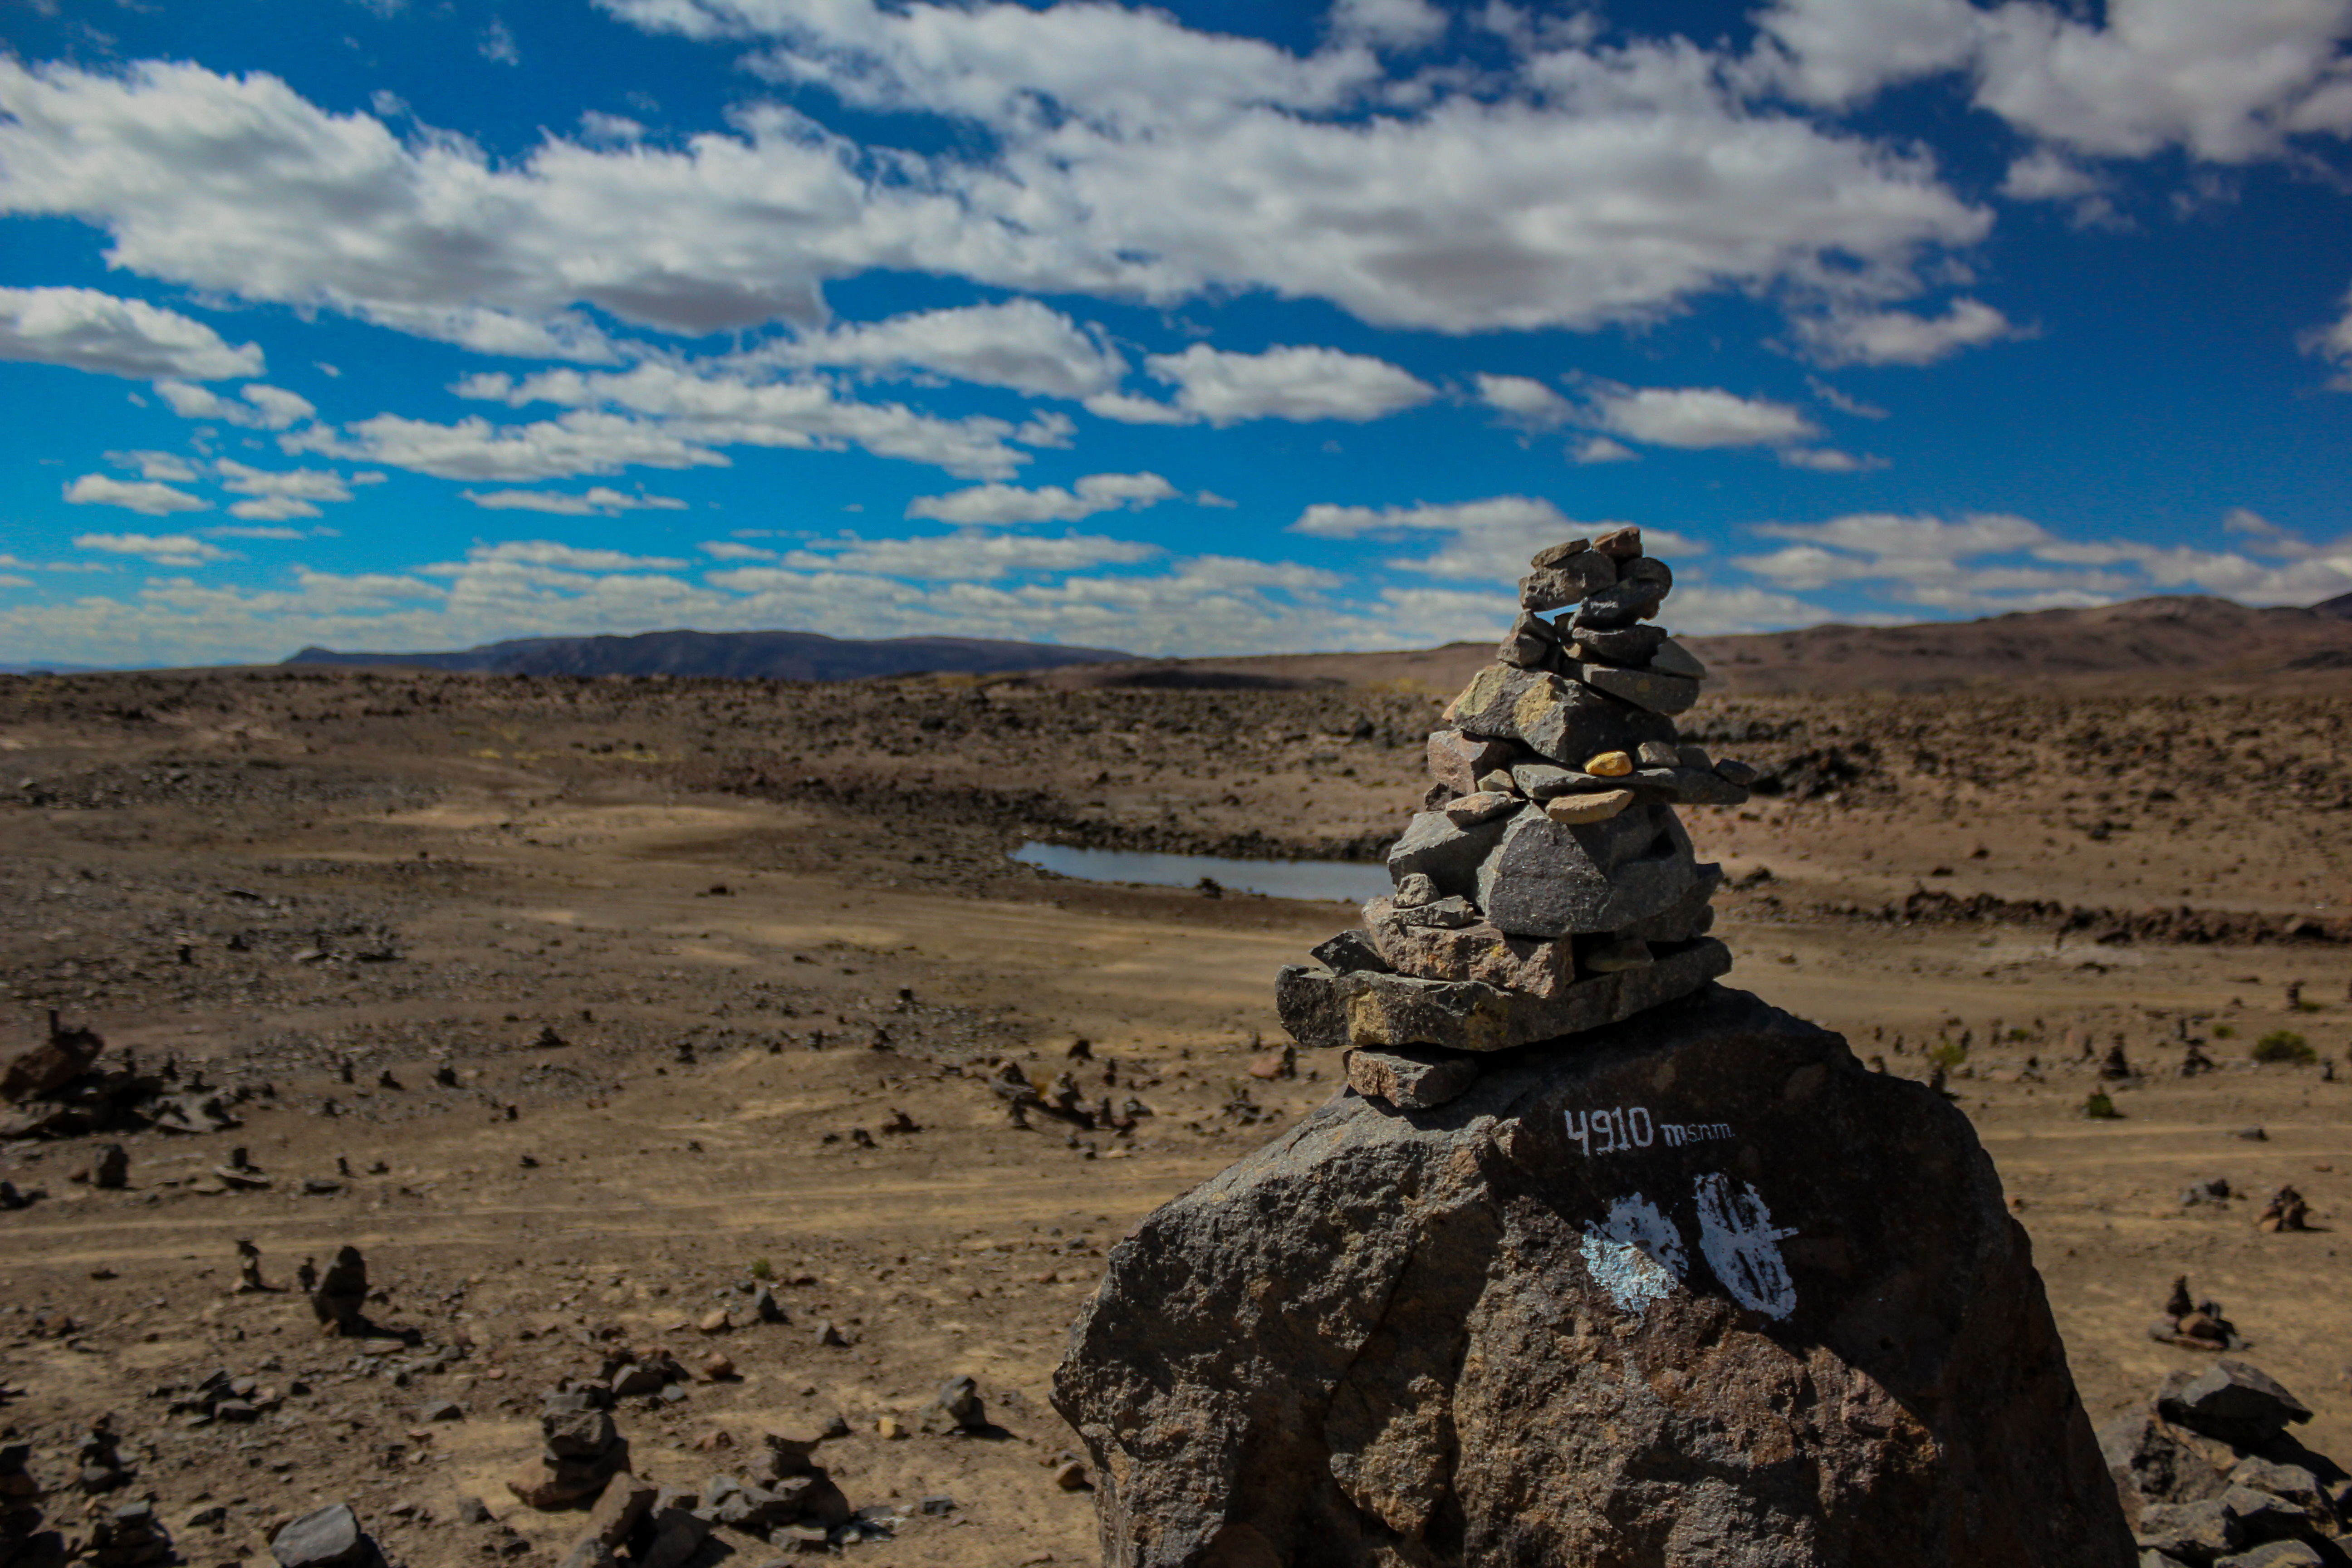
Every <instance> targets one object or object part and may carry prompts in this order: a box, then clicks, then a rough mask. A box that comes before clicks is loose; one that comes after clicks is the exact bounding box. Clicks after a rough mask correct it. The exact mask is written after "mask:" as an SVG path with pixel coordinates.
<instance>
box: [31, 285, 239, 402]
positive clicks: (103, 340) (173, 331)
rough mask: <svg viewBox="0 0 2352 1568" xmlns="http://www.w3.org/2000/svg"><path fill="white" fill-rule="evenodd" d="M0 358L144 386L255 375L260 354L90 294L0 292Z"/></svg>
mask: <svg viewBox="0 0 2352 1568" xmlns="http://www.w3.org/2000/svg"><path fill="white" fill-rule="evenodd" d="M0 359H5V360H30V361H33V362H35V363H39V364H61V365H68V366H70V367H71V368H73V369H75V370H88V371H96V372H98V373H99V374H102V375H122V376H131V377H133V378H135V379H137V380H141V381H152V380H153V379H155V378H156V377H159V376H177V377H180V378H183V379H184V380H188V381H225V380H227V379H230V378H231V377H236V376H248V375H259V374H261V368H262V362H261V349H260V347H259V345H257V344H255V343H244V344H240V345H238V346H236V347H234V348H232V347H230V346H229V344H228V343H227V342H225V341H224V340H223V339H222V337H221V335H220V334H219V333H218V332H215V331H213V330H212V329H211V328H210V327H208V326H206V325H205V324H204V323H203V322H202V321H196V320H194V319H193V318H191V317H187V316H183V315H181V314H180V313H179V312H178V311H176V310H163V309H162V308H161V307H159V306H155V305H150V304H148V303H147V302H146V301H145V300H125V299H122V298H120V297H119V296H117V295H113V294H104V293H100V291H99V290H97V289H0Z"/></svg>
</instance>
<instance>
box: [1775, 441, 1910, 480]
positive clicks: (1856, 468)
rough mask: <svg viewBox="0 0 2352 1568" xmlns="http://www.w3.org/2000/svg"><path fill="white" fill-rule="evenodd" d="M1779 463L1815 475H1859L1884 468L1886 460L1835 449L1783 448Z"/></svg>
mask: <svg viewBox="0 0 2352 1568" xmlns="http://www.w3.org/2000/svg"><path fill="white" fill-rule="evenodd" d="M1780 461H1781V462H1783V463H1785V464H1787V465H1788V466H1789V467H1790V468H1811V470H1812V471H1813V472H1815V473H1817V474H1860V473H1867V472H1868V471H1870V470H1871V469H1873V468H1885V467H1886V459H1885V458H1874V457H1869V456H1866V455H1865V456H1857V455H1855V454H1854V453H1852V452H1842V451H1840V450H1839V449H1838V448H1836V447H1782V448H1781V450H1780Z"/></svg>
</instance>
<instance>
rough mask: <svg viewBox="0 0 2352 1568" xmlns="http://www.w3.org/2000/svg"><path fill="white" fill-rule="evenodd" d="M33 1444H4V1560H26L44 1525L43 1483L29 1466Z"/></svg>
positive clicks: (0, 1555) (0, 1480) (0, 1492)
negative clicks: (42, 1516)
mask: <svg viewBox="0 0 2352 1568" xmlns="http://www.w3.org/2000/svg"><path fill="white" fill-rule="evenodd" d="M32 1457H33V1446H32V1445H31V1444H30V1443H9V1444H6V1445H5V1446H0V1563H16V1562H18V1561H20V1560H22V1559H24V1558H25V1557H26V1555H27V1554H28V1553H27V1548H28V1547H29V1546H30V1545H31V1543H32V1540H33V1537H34V1535H35V1534H36V1533H37V1532H38V1531H39V1530H40V1528H41V1483H40V1482H39V1481H38V1480H36V1479H34V1477H33V1472H32V1471H31V1470H30V1469H29V1468H26V1467H27V1465H28V1463H29V1462H30V1460H31V1459H32Z"/></svg>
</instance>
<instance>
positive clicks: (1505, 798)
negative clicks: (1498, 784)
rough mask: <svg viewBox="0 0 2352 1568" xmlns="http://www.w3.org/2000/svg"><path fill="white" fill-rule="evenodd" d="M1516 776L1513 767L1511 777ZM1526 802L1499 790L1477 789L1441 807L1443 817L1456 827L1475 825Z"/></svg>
mask: <svg viewBox="0 0 2352 1568" xmlns="http://www.w3.org/2000/svg"><path fill="white" fill-rule="evenodd" d="M1517 776H1518V774H1517V769H1513V770H1512V777H1513V778H1514V779H1516V778H1517ZM1526 804H1527V802H1526V801H1525V800H1523V799H1521V798H1520V797H1519V796H1517V795H1506V794H1504V793H1503V792H1502V791H1501V790H1479V791H1477V792H1475V794H1471V795H1463V796H1461V797H1460V798H1459V799H1456V800H1454V801H1450V802H1448V803H1447V804H1446V805H1444V807H1443V808H1442V809H1443V810H1444V813H1445V819H1446V820H1447V821H1448V822H1451V823H1453V824H1454V826H1456V827H1475V826H1477V825H1478V824H1480V823H1482V822H1492V821H1494V820H1495V818H1496V817H1498V816H1509V815H1510V814H1511V813H1512V812H1515V811H1517V810H1518V809H1519V807H1521V806H1523V805H1526Z"/></svg>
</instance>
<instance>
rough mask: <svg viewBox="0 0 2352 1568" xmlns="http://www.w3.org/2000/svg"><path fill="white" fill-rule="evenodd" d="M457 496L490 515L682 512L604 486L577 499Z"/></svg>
mask: <svg viewBox="0 0 2352 1568" xmlns="http://www.w3.org/2000/svg"><path fill="white" fill-rule="evenodd" d="M459 493H460V494H461V495H463V496H464V497H465V498H466V499H467V500H469V501H472V502H473V503H474V504H475V505H476V506H478V507H481V508H484V509H485V510H490V511H539V512H548V513H551V514H553V515H554V516H557V517H600V516H601V517H612V516H614V515H615V514H617V513H620V512H625V511H684V510H686V502H684V501H682V500H677V498H676V497H674V496H653V495H646V494H645V493H644V492H642V491H640V492H638V493H636V494H635V495H625V494H623V493H622V492H621V491H619V490H616V489H612V488H611V487H610V486H606V485H591V486H589V487H588V489H587V490H586V491H585V492H584V493H583V494H579V495H571V494H567V493H565V492H563V491H560V490H489V491H477V490H462V491H460V492H459ZM706 548H708V547H707V546H706Z"/></svg>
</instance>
